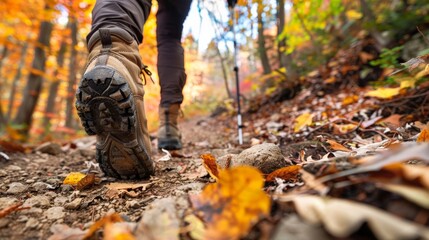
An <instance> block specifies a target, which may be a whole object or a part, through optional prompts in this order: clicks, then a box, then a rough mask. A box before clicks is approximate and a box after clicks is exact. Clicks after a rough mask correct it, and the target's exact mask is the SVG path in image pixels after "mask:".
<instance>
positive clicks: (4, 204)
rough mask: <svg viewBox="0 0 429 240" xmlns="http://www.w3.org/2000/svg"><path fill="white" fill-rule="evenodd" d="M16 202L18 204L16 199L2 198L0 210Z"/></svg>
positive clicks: (0, 199)
mask: <svg viewBox="0 0 429 240" xmlns="http://www.w3.org/2000/svg"><path fill="white" fill-rule="evenodd" d="M16 202H18V199H16V198H12V197H2V198H0V208H4V207H7V206H10V205H12V204H14V203H16Z"/></svg>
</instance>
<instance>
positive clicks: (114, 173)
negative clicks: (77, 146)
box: [76, 28, 154, 179]
mask: <svg viewBox="0 0 429 240" xmlns="http://www.w3.org/2000/svg"><path fill="white" fill-rule="evenodd" d="M88 50H89V56H88V61H87V65H86V69H85V71H84V74H83V77H82V79H81V81H80V83H79V86H78V89H77V92H76V109H77V112H78V115H79V117H80V120H81V122H82V125H83V127H84V128H85V131H86V132H87V133H88V134H89V135H97V146H96V159H97V162H98V163H99V164H100V167H101V169H102V170H103V171H104V173H105V174H106V175H108V176H111V177H115V178H119V179H136V178H139V179H140V178H148V177H149V176H150V175H152V174H153V173H154V166H153V163H152V160H151V157H150V151H151V149H150V146H151V143H150V139H149V134H148V130H147V119H146V116H145V110H144V103H143V95H144V90H143V81H142V79H141V74H142V71H143V70H145V68H146V66H144V65H143V63H142V61H141V57H140V54H139V51H138V44H137V42H136V41H135V40H134V39H133V38H132V37H131V36H130V35H129V34H128V33H127V32H126V31H125V30H122V29H119V28H104V29H100V30H99V31H98V32H96V33H95V34H94V35H93V36H92V37H91V39H90V40H89V42H88Z"/></svg>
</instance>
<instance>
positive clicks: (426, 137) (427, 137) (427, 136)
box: [417, 127, 429, 142]
mask: <svg viewBox="0 0 429 240" xmlns="http://www.w3.org/2000/svg"><path fill="white" fill-rule="evenodd" d="M417 142H429V128H428V127H426V128H423V129H422V131H421V132H420V134H419V136H418V137H417Z"/></svg>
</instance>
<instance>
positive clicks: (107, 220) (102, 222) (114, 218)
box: [83, 213, 123, 239]
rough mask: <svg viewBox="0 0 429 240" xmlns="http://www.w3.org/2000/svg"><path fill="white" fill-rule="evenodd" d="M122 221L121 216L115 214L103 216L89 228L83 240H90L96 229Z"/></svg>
mask: <svg viewBox="0 0 429 240" xmlns="http://www.w3.org/2000/svg"><path fill="white" fill-rule="evenodd" d="M122 221H123V220H122V218H121V216H120V215H119V214H117V213H113V214H110V215H107V216H104V217H102V218H101V219H99V220H98V221H97V222H95V223H94V224H92V225H91V227H90V228H89V230H88V232H87V233H86V235H85V237H83V239H91V237H92V235H94V233H95V232H96V231H97V230H98V229H100V228H102V227H105V226H106V225H107V224H112V223H116V222H122Z"/></svg>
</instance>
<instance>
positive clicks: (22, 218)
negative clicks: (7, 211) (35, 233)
mask: <svg viewBox="0 0 429 240" xmlns="http://www.w3.org/2000/svg"><path fill="white" fill-rule="evenodd" d="M27 220H28V217H27V216H24V215H21V216H19V218H18V219H16V220H15V221H16V222H19V223H22V222H27Z"/></svg>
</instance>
